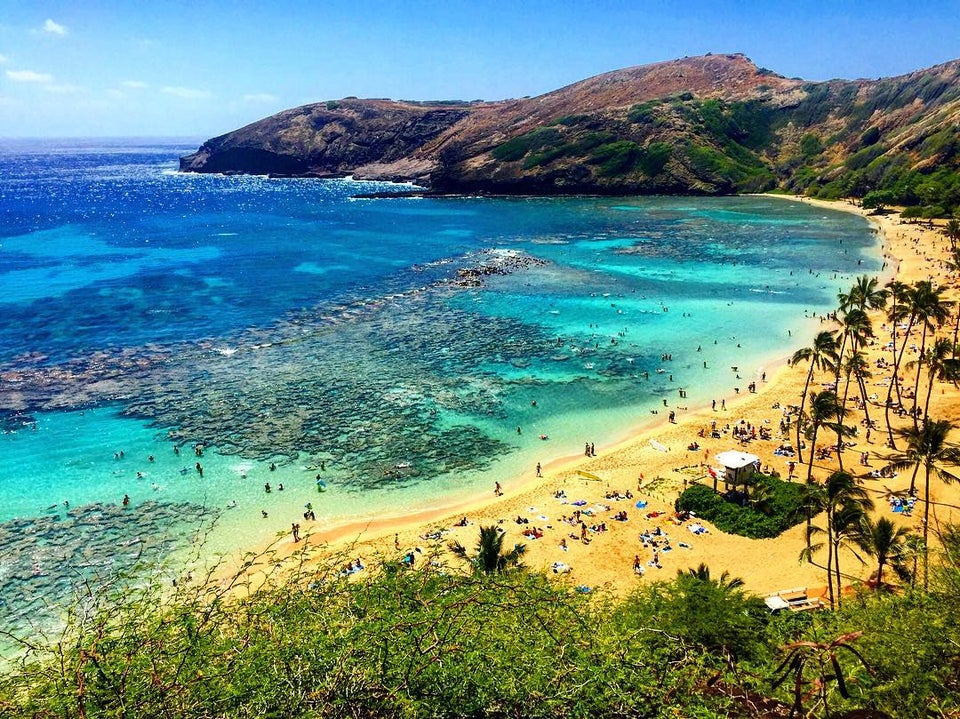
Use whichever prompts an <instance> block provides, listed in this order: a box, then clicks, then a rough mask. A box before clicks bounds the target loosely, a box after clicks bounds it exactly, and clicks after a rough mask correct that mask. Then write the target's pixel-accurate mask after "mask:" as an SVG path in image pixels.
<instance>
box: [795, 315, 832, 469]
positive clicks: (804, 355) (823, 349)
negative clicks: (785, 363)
mask: <svg viewBox="0 0 960 719" xmlns="http://www.w3.org/2000/svg"><path fill="white" fill-rule="evenodd" d="M837 348H838V344H837V336H836V334H835V333H833V332H831V331H829V330H824V331H822V332H818V333H817V336H816V337H814V338H813V344H812V345H811V346H810V347H802V348H800V349H798V350H797V351H796V352H794V353H793V358H792V359H791V363H792V364H793V365H794V366H796V365H797V363H798V362H810V367H809V369H808V370H807V379H806V381H805V382H804V384H803V394H802V395H801V396H800V411H799V413H798V420H797V461H798V462H801V463H802V462H803V452H802V450H801V447H800V445H801V442H800V430H801V425H802V424H803V422H801V421H800V419H799V418H802V417H803V407H804V403H805V402H806V399H807V392H808V391H809V389H810V382H811V381H812V380H813V373H814V370H816V371H819V372H832V371H833V370H834V367H835V366H836V362H837Z"/></svg>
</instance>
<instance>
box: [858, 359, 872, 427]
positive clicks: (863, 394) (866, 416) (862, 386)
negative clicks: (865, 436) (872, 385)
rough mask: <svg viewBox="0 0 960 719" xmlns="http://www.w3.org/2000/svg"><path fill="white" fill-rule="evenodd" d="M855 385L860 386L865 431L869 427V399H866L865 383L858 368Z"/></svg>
mask: <svg viewBox="0 0 960 719" xmlns="http://www.w3.org/2000/svg"><path fill="white" fill-rule="evenodd" d="M856 375H857V385H858V386H859V387H860V396H861V397H862V398H863V421H864V422H865V423H866V426H867V431H869V429H870V412H868V411H867V405H868V404H869V403H870V401H869V400H868V399H867V383H866V381H865V380H864V379H863V374H862V373H861V372H860V371H859V370H858V371H857V373H856Z"/></svg>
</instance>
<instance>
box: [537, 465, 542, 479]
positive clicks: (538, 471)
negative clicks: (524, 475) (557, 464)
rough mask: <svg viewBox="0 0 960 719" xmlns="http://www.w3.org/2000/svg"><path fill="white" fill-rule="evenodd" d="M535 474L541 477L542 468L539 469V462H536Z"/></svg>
mask: <svg viewBox="0 0 960 719" xmlns="http://www.w3.org/2000/svg"><path fill="white" fill-rule="evenodd" d="M537 476H538V477H542V476H543V473H542V470H541V468H540V463H539V462H537Z"/></svg>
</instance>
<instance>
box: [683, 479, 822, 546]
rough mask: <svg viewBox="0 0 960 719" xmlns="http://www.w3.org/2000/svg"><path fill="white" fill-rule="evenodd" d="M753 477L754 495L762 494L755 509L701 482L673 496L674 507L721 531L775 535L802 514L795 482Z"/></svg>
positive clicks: (739, 533) (798, 520)
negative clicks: (727, 498) (727, 497)
mask: <svg viewBox="0 0 960 719" xmlns="http://www.w3.org/2000/svg"><path fill="white" fill-rule="evenodd" d="M754 478H755V480H756V483H755V489H754V492H755V494H754V496H755V497H764V501H763V502H762V503H758V508H756V509H755V508H753V507H751V506H749V505H747V506H741V505H740V504H737V503H736V502H733V501H728V500H726V499H724V497H723V496H722V495H720V494H718V493H717V492H714V491H713V488H712V487H708V486H706V485H703V484H694V485H692V486H690V487H688V488H687V489H686V491H685V492H684V493H683V494H681V495H680V497H679V499H677V502H676V508H677V510H678V511H687V512H691V513H693V514H695V515H696V516H697V517H700V518H702V519H705V520H707V521H708V522H711V523H712V524H713V525H714V526H715V527H716V528H717V529H719V530H721V531H723V532H727V533H729V534H738V535H740V536H742V537H750V538H751V539H761V538H769V537H776V536H778V535H780V534H781V533H782V532H784V531H785V530H787V529H789V528H790V527H792V526H794V525H796V524H798V523H799V522H800V521H801V520H802V519H803V518H804V517H803V513H802V512H801V486H800V485H799V484H794V483H793V482H784V481H782V480H779V479H774V478H773V477H766V476H763V475H754ZM761 509H763V510H764V511H760V510H761Z"/></svg>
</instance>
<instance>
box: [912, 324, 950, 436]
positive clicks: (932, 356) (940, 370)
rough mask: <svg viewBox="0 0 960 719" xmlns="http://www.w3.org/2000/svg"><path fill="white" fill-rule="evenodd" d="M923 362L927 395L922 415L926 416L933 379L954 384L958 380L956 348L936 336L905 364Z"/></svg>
mask: <svg viewBox="0 0 960 719" xmlns="http://www.w3.org/2000/svg"><path fill="white" fill-rule="evenodd" d="M915 364H916V365H919V364H925V365H926V366H927V397H926V399H925V400H924V403H923V416H924V417H926V416H927V412H928V411H929V409H930V395H931V394H933V383H934V380H941V381H946V382H951V383H953V385H954V386H956V384H957V382H958V380H960V360H957V359H956V348H955V347H954V346H953V343H952V342H950V340H949V339H947V338H946V337H938V338H937V339H936V340H934V342H933V345H932V346H931V347H930V348H929V349H928V350H927V351H926V352H925V353H924V354H923V355H922V356H921V357H920V359H918V360H916V361H915V362H911V363H909V364H907V367H908V368H909V367H912V366H913V365H915Z"/></svg>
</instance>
